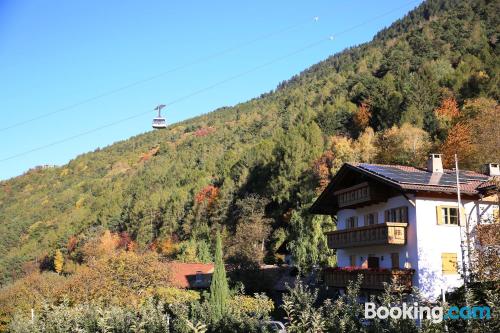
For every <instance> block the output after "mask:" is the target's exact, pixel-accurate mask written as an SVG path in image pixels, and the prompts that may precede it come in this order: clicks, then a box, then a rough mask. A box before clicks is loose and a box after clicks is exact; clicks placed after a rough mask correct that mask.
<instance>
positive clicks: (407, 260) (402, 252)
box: [337, 195, 418, 285]
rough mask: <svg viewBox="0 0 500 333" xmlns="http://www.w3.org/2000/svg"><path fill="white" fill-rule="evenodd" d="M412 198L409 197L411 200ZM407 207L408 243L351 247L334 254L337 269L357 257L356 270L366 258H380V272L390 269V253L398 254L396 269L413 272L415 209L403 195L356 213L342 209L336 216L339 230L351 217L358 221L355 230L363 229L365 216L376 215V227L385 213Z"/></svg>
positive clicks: (347, 264)
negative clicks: (404, 268)
mask: <svg viewBox="0 0 500 333" xmlns="http://www.w3.org/2000/svg"><path fill="white" fill-rule="evenodd" d="M412 198H413V197H412V196H410V197H409V199H410V200H412ZM402 206H406V207H408V227H407V230H406V238H407V242H406V244H405V245H385V246H384V245H381V246H370V247H354V248H347V249H339V250H337V263H338V265H339V266H340V267H345V266H349V264H350V256H351V255H355V256H356V266H361V264H362V262H363V261H364V260H366V259H367V258H368V255H369V254H370V255H374V256H375V257H379V260H380V268H389V269H390V268H392V262H391V253H398V254H399V267H400V268H403V267H405V264H406V265H408V264H409V266H410V267H411V268H414V269H416V267H417V264H418V256H417V250H416V249H417V244H416V239H417V237H416V223H415V216H416V214H415V208H414V207H413V206H412V204H411V203H410V202H409V201H408V200H407V199H406V198H405V197H403V196H402V195H401V196H396V197H392V198H390V199H389V200H388V201H387V202H383V203H378V204H375V205H370V206H366V207H361V208H358V209H343V210H340V211H339V212H338V213H337V220H338V224H337V228H338V230H341V229H345V228H346V221H347V219H348V218H349V217H351V216H357V217H358V226H363V225H364V216H365V215H366V214H369V213H374V212H376V213H377V215H378V223H384V212H385V210H386V209H391V208H397V207H402ZM413 283H414V285H418V279H417V278H416V276H414V277H413Z"/></svg>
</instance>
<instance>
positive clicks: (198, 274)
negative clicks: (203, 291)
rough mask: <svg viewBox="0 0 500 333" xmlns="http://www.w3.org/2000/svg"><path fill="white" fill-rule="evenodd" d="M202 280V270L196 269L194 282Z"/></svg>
mask: <svg viewBox="0 0 500 333" xmlns="http://www.w3.org/2000/svg"><path fill="white" fill-rule="evenodd" d="M202 280H203V272H202V271H196V279H195V282H196V283H201V282H202Z"/></svg>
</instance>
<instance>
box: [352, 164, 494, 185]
mask: <svg viewBox="0 0 500 333" xmlns="http://www.w3.org/2000/svg"><path fill="white" fill-rule="evenodd" d="M360 166H361V167H362V168H363V169H365V170H368V171H370V172H372V173H375V174H377V175H379V176H381V177H384V178H387V179H390V180H392V181H395V182H398V183H404V184H418V185H440V186H456V175H455V173H443V174H441V175H440V177H436V179H433V180H432V182H431V177H432V175H433V174H432V173H430V172H419V171H406V170H402V169H399V168H396V167H390V166H380V165H370V164H361V165H360ZM487 179H488V176H484V175H471V174H466V173H464V172H459V183H461V184H463V183H467V182H469V181H485V180H487Z"/></svg>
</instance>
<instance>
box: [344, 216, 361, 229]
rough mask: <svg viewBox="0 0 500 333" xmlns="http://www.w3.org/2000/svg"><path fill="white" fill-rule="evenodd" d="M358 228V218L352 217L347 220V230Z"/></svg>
mask: <svg viewBox="0 0 500 333" xmlns="http://www.w3.org/2000/svg"><path fill="white" fill-rule="evenodd" d="M357 226H358V217H357V216H351V217H349V218H348V219H347V220H346V229H352V228H356V227H357Z"/></svg>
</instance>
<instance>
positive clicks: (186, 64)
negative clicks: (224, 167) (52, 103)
mask: <svg viewBox="0 0 500 333" xmlns="http://www.w3.org/2000/svg"><path fill="white" fill-rule="evenodd" d="M314 21H315V22H316V20H314ZM308 22H310V20H309V19H308V20H307V21H300V22H299V23H296V24H293V25H290V26H288V27H286V28H284V29H280V30H276V31H273V32H271V33H268V34H266V35H262V36H260V37H257V38H254V39H251V40H249V41H247V42H244V43H241V44H239V45H236V46H232V47H229V48H227V49H224V50H222V51H219V52H215V53H212V54H210V55H208V56H205V57H201V58H198V59H196V60H194V61H191V62H188V63H185V64H182V65H179V66H177V67H174V68H171V69H169V70H166V71H164V72H161V73H158V74H155V75H152V76H149V77H146V78H144V79H140V80H137V81H134V82H131V83H128V84H126V85H124V86H121V87H118V88H116V89H112V90H108V91H106V92H103V93H101V94H98V95H95V96H93V97H89V98H86V99H83V100H81V101H79V102H76V103H74V104H70V105H67V106H65V107H62V108H59V109H56V110H54V111H51V112H47V113H44V114H41V115H38V116H35V117H33V118H30V119H26V120H22V121H19V122H17V123H14V124H11V125H8V126H6V127H2V128H0V132H4V131H7V130H9V129H12V128H16V127H19V126H23V125H26V124H28V123H31V122H34V121H36V120H40V119H43V118H47V117H50V116H52V115H54V114H57V113H60V112H63V111H68V110H71V109H74V108H76V107H78V106H81V105H84V104H87V103H90V102H93V101H96V100H99V99H101V98H104V97H107V96H111V95H114V94H116V93H119V92H121V91H124V90H127V89H129V88H132V87H135V86H139V85H141V84H143V83H147V82H150V81H153V80H155V79H158V78H160V77H163V76H165V75H167V74H171V73H175V72H177V71H180V70H182V69H185V68H189V67H191V66H194V65H197V64H200V63H203V62H205V61H208V60H211V59H215V58H217V57H220V56H222V55H225V54H227V53H230V52H233V51H236V50H239V49H241V48H244V47H246V46H248V45H251V44H254V43H256V42H258V41H261V40H265V39H268V38H271V37H273V36H275V35H279V34H282V33H285V32H287V31H290V30H293V29H295V28H298V27H300V26H302V25H305V24H306V23H308Z"/></svg>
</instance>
